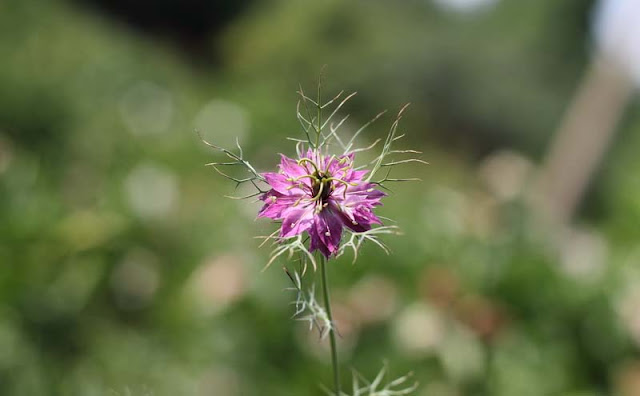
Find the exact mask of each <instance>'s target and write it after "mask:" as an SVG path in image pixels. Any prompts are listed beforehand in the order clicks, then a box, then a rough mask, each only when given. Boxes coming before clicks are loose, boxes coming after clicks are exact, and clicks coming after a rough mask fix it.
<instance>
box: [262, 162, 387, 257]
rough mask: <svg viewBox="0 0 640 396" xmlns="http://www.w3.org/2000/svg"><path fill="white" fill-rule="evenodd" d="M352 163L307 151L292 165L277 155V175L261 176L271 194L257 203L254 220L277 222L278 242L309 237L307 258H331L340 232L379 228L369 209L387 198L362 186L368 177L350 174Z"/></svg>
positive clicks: (355, 172) (370, 185)
mask: <svg viewBox="0 0 640 396" xmlns="http://www.w3.org/2000/svg"><path fill="white" fill-rule="evenodd" d="M353 158H354V154H353V153H350V154H347V155H343V156H339V157H336V156H329V155H323V154H321V153H319V152H317V151H312V150H308V151H307V154H306V155H303V156H301V158H300V159H299V160H297V161H296V160H295V159H292V158H288V157H286V156H284V155H282V158H281V160H280V166H279V167H280V172H279V173H264V174H262V176H264V178H265V180H266V182H267V183H268V184H269V186H270V187H271V190H269V191H267V192H266V193H264V194H263V195H262V196H261V197H260V199H261V200H262V201H263V202H264V206H263V207H262V209H261V210H260V213H259V214H258V217H268V218H270V219H274V220H280V221H282V228H281V230H280V237H282V238H289V237H293V236H295V235H299V234H302V233H303V232H305V231H306V232H308V233H309V236H310V238H311V244H310V249H309V250H310V251H311V252H313V251H315V250H316V249H319V250H320V252H322V254H323V255H324V256H325V257H327V258H328V257H329V256H331V255H332V254H335V253H336V252H337V251H338V248H339V246H340V239H341V238H342V228H343V227H348V228H349V229H351V230H353V231H355V232H363V231H367V230H369V229H371V224H382V223H381V221H380V219H378V217H377V216H376V215H375V214H373V211H372V209H373V208H374V207H375V206H378V205H381V203H380V199H381V198H382V197H383V196H385V195H386V194H385V193H383V192H382V191H380V190H377V189H376V188H375V187H376V184H374V183H370V182H368V181H366V180H363V177H364V176H365V175H366V174H367V172H368V171H366V170H356V169H354V166H353Z"/></svg>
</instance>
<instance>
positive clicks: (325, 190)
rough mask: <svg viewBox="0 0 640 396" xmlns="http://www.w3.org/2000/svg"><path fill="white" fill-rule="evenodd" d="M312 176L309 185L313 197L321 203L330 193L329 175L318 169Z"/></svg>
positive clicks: (324, 201) (325, 200)
mask: <svg viewBox="0 0 640 396" xmlns="http://www.w3.org/2000/svg"><path fill="white" fill-rule="evenodd" d="M313 176H314V177H315V179H314V180H313V183H312V185H311V191H312V194H313V197H314V199H318V200H320V201H321V202H322V203H326V202H327V200H328V199H329V196H330V195H331V177H330V176H329V175H327V174H325V173H321V172H318V171H316V172H315V173H314V174H313Z"/></svg>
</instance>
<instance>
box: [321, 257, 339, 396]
mask: <svg viewBox="0 0 640 396" xmlns="http://www.w3.org/2000/svg"><path fill="white" fill-rule="evenodd" d="M326 261H327V260H326V259H325V258H324V256H321V257H320V271H322V293H323V294H324V309H325V310H326V311H327V318H328V319H329V322H330V323H331V327H330V328H329V342H330V344H331V364H332V366H333V388H334V390H335V394H336V395H337V396H339V395H340V373H339V372H338V348H337V346H336V332H335V329H334V324H333V317H332V315H331V303H330V301H329V300H330V299H329V280H328V277H327V266H326Z"/></svg>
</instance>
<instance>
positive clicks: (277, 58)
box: [0, 0, 640, 396]
mask: <svg viewBox="0 0 640 396" xmlns="http://www.w3.org/2000/svg"><path fill="white" fill-rule="evenodd" d="M593 7H594V3H593V2H592V1H585V0H563V1H557V0H537V1H529V2H524V1H520V0H494V1H491V0H484V1H466V2H465V1H454V0H437V1H435V0H434V1H429V0H405V1H397V0H395V1H394V0H355V1H349V2H347V1H339V0H321V1H315V2H311V1H308V2H307V1H284V0H244V1H231V0H227V1H218V2H216V1H213V2H208V1H204V0H202V1H199V0H190V1H170V0H162V1H151V0H140V1H134V2H127V1H115V0H113V1H109V0H84V1H83V0H75V1H71V0H69V1H63V0H58V1H54V0H6V1H2V2H0V59H1V61H0V394H1V395H36V396H37V395H83V396H84V395H87V396H89V395H158V396H161V395H172V396H175V395H215V396H233V395H320V394H322V392H321V390H320V387H319V385H320V384H328V383H330V378H331V377H330V365H329V362H328V351H327V349H326V346H325V345H324V344H325V343H324V342H320V341H319V340H318V335H317V334H315V333H309V332H308V329H307V327H306V326H305V324H304V323H301V322H295V321H293V320H292V319H291V318H290V317H291V314H292V313H293V307H292V306H291V305H289V302H290V301H292V300H293V298H294V296H293V295H292V294H291V293H290V292H287V291H283V289H284V288H286V287H288V286H289V284H288V279H287V277H286V276H285V275H284V274H283V273H282V271H281V269H280V267H281V266H282V264H284V263H285V262H278V263H276V264H274V265H273V266H272V267H271V268H269V269H268V270H267V271H265V272H261V269H262V268H263V266H264V264H265V263H266V261H267V259H268V255H269V249H268V248H263V249H258V244H259V241H257V240H256V239H254V236H256V235H265V234H268V233H270V232H271V230H272V229H273V227H274V226H273V225H272V224H269V223H268V222H267V221H263V220H259V221H255V216H256V212H257V210H258V208H259V205H257V204H256V203H252V202H247V201H240V202H238V201H233V200H230V199H226V198H224V195H226V194H231V193H233V185H232V183H230V182H228V181H227V180H225V179H223V178H221V177H219V176H218V175H216V174H215V173H214V172H213V171H212V169H210V168H206V167H204V166H203V164H204V163H206V162H211V161H213V160H219V159H221V157H220V155H219V154H217V153H215V152H212V151H211V150H209V149H208V148H207V147H206V146H205V145H203V144H202V143H201V142H200V140H199V138H198V136H197V135H196V134H195V132H194V131H195V130H196V129H198V130H200V131H201V132H202V134H203V135H204V137H205V138H206V139H208V140H210V141H213V142H216V143H218V144H221V145H224V146H232V145H233V142H234V140H235V138H236V137H237V138H238V139H239V141H240V142H241V143H242V145H243V147H244V149H245V153H246V155H247V157H248V158H251V159H253V162H254V164H255V165H256V166H257V167H258V168H259V169H260V170H263V171H266V170H272V169H274V168H275V165H276V163H277V160H278V157H277V153H279V152H282V153H285V154H289V155H291V154H293V153H294V147H293V145H292V144H291V142H289V141H287V140H285V138H286V137H287V136H296V137H300V136H301V135H300V133H301V130H300V127H299V126H298V124H297V121H296V117H295V104H296V101H297V97H296V90H297V89H298V84H299V83H300V84H302V85H303V87H305V88H306V89H308V90H310V91H311V90H313V89H314V87H315V84H316V80H317V77H318V74H319V73H320V70H321V69H322V68H323V66H324V65H327V68H326V71H325V91H326V92H328V94H330V93H337V92H338V91H340V90H342V89H345V90H347V91H358V95H357V96H356V97H355V98H354V100H353V101H352V102H351V103H350V104H349V105H348V106H347V107H346V108H345V110H344V112H345V113H351V114H352V116H351V118H350V119H349V122H348V123H347V125H346V128H347V130H355V129H357V127H359V126H360V125H361V124H363V123H364V122H366V121H367V120H368V119H370V118H371V116H373V115H375V114H376V113H377V112H379V111H381V110H383V109H386V108H389V109H390V110H391V111H390V113H394V112H395V111H396V110H397V109H398V108H400V107H401V106H402V105H403V104H405V103H407V102H411V103H412V105H411V107H410V108H409V111H408V113H407V116H406V117H405V119H404V120H403V124H402V129H403V131H405V132H406V133H407V136H408V138H407V139H408V140H407V142H406V147H407V148H416V149H420V150H423V151H424V155H423V158H424V159H426V160H427V161H429V162H430V165H429V166H427V167H423V166H420V167H414V166H406V167H405V168H403V169H402V173H403V174H404V175H406V176H408V177H420V178H421V179H422V180H423V181H422V182H421V183H415V184H407V185H400V186H398V187H397V188H396V189H394V194H392V195H391V196H390V197H388V198H387V199H386V200H385V205H384V207H382V208H381V209H380V211H379V212H380V214H382V215H384V216H388V217H391V218H393V219H395V220H397V223H398V225H399V226H400V227H401V228H402V229H403V231H404V235H401V236H391V237H387V238H385V242H386V243H387V244H388V246H389V247H390V249H391V250H392V254H391V255H390V256H386V255H384V254H381V252H380V251H379V250H376V247H375V246H367V247H365V249H364V251H363V254H362V256H361V257H360V258H359V260H358V262H357V263H356V264H355V265H351V258H350V257H343V258H341V259H339V260H337V261H335V262H333V263H332V265H331V267H330V276H331V278H332V280H333V284H332V288H333V298H334V300H335V302H334V304H335V308H334V310H335V312H336V316H337V321H338V326H339V329H340V331H341V334H342V337H341V339H340V352H341V358H342V360H343V373H342V376H343V380H344V384H345V386H346V385H348V384H349V375H348V373H349V370H350V369H351V368H352V367H353V368H356V369H357V370H358V371H359V372H361V373H362V374H363V375H365V376H366V377H368V378H372V377H373V376H375V374H376V373H377V372H378V370H379V369H380V368H381V367H382V364H383V362H384V361H385V360H388V361H389V363H390V375H391V376H392V377H390V378H394V377H396V376H399V375H403V374H404V373H406V372H408V371H411V370H412V371H414V373H415V378H416V379H417V380H418V381H419V382H420V384H421V386H420V388H419V390H418V391H417V392H415V394H416V395H421V396H457V395H459V396H462V395H481V394H485V395H486V394H489V395H504V396H515V395H517V396H527V395H531V396H540V395H563V396H595V395H625V396H626V395H630V396H636V395H640V354H639V353H638V352H639V350H638V346H639V344H640V270H639V268H638V264H639V262H640V242H638V241H639V239H638V237H639V236H640V226H639V224H640V178H639V177H638V174H639V172H640V156H638V152H640V131H639V130H640V107H639V106H638V104H637V103H636V102H633V101H632V102H631V103H630V105H629V106H628V107H627V109H626V111H625V115H624V118H623V120H622V122H621V124H620V125H619V133H618V135H617V137H616V139H615V141H614V144H613V145H612V147H611V149H610V150H609V151H608V153H607V156H606V158H605V160H604V162H603V164H602V166H601V167H600V168H599V170H598V172H597V174H596V175H595V178H594V179H593V180H592V182H591V184H590V187H589V190H588V193H587V194H586V199H585V200H584V202H583V203H582V205H581V207H580V211H579V214H578V216H577V219H576V220H575V221H574V223H573V225H572V226H571V227H569V228H568V229H567V230H564V231H563V232H562V235H561V236H557V234H556V233H554V232H552V231H550V230H549V229H548V228H546V226H544V225H541V224H540V223H539V222H537V221H536V218H537V217H538V216H537V214H536V213H535V212H533V211H532V210H531V209H529V208H530V206H529V205H528V204H527V187H526V186H527V185H528V183H529V182H530V181H531V179H532V178H533V175H534V174H535V171H536V169H537V167H538V165H539V164H540V163H541V161H542V159H543V158H544V155H545V152H546V150H547V148H548V144H549V141H550V138H551V136H552V135H553V133H554V131H555V130H556V129H557V127H558V124H559V123H560V120H561V119H562V115H563V113H564V111H565V110H566V108H567V107H568V104H569V103H570V102H571V99H572V98H573V96H574V93H575V91H576V89H577V87H578V85H579V84H580V80H581V78H582V76H583V75H584V73H585V70H586V68H587V67H588V66H587V65H588V64H589V62H590V58H591V52H592V38H591V33H590V23H591V22H590V21H591V16H592V12H593ZM392 120H393V119H392V117H391V116H387V117H385V118H383V119H382V120H380V121H378V122H377V123H376V124H374V126H373V127H372V128H370V129H368V131H367V133H366V136H365V137H364V138H363V143H367V142H372V141H373V140H374V139H375V138H377V137H380V136H384V134H385V133H386V131H387V128H388V126H389V124H390V123H391V122H392ZM308 276H315V275H314V274H313V273H310V274H309V275H308Z"/></svg>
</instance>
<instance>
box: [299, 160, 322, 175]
mask: <svg viewBox="0 0 640 396" xmlns="http://www.w3.org/2000/svg"><path fill="white" fill-rule="evenodd" d="M307 162H308V163H310V164H311V166H313V169H315V171H316V173H320V170H319V169H318V165H316V163H315V162H313V161H311V160H310V159H309V158H301V159H299V160H298V165H302V164H304V163H307Z"/></svg>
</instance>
